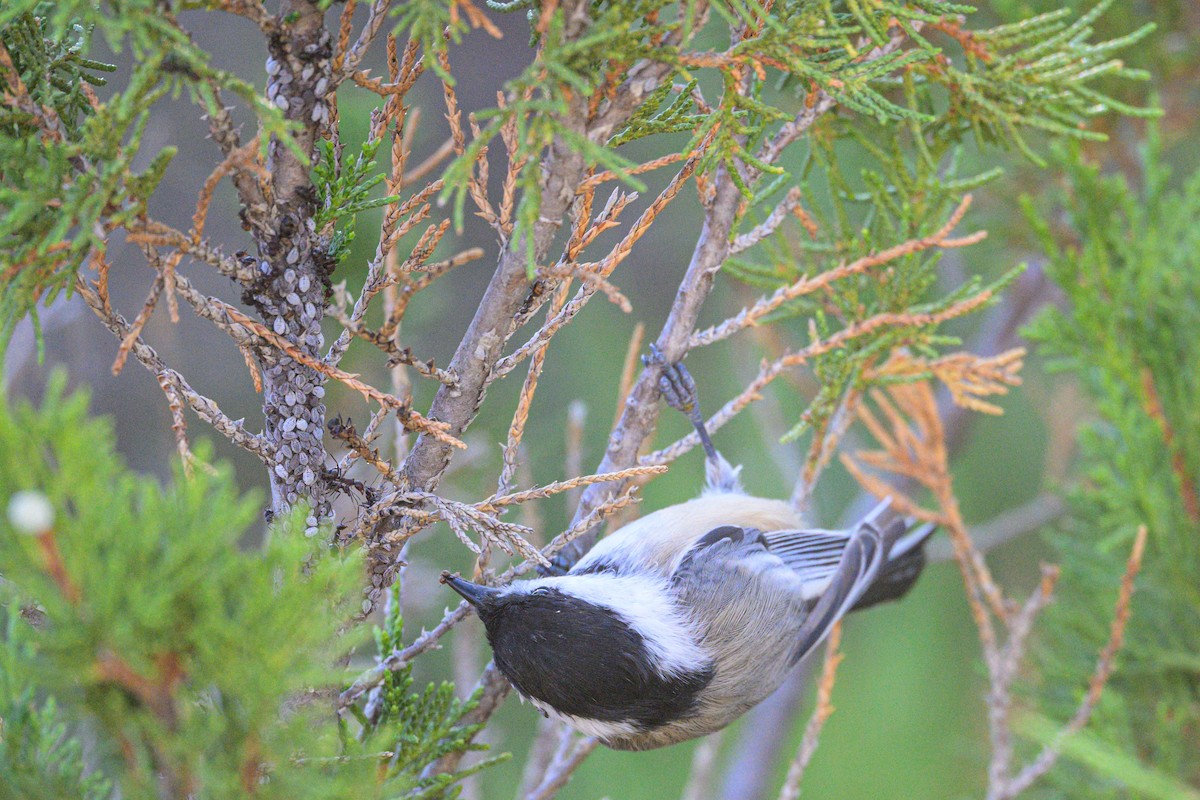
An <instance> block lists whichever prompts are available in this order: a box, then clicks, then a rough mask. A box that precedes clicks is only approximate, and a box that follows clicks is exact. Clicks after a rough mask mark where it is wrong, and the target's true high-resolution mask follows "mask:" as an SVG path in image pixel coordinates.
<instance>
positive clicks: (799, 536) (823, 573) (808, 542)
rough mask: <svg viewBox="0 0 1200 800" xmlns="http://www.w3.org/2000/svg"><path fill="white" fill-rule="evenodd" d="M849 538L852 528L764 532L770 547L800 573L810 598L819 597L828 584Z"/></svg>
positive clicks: (807, 595) (767, 545)
mask: <svg viewBox="0 0 1200 800" xmlns="http://www.w3.org/2000/svg"><path fill="white" fill-rule="evenodd" d="M850 538H851V534H850V532H849V531H827V530H823V529H820V528H810V529H807V530H785V531H771V532H770V533H764V534H763V540H764V543H765V544H766V547H767V550H769V551H770V552H772V553H774V554H775V555H777V556H779V557H780V558H781V559H783V563H785V564H787V565H788V566H789V567H790V568H791V569H793V570H795V571H796V572H797V574H799V576H800V580H801V586H802V587H803V592H804V596H805V597H806V598H807V599H810V600H816V599H817V598H819V597H820V596H821V594H822V593H823V592H824V591H825V589H826V588H828V586H829V580H830V579H831V578H832V577H833V574H834V573H835V572H837V569H838V565H839V564H841V562H842V555H843V554H844V553H845V552H846V545H847V544H849V542H850Z"/></svg>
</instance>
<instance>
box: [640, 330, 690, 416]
mask: <svg viewBox="0 0 1200 800" xmlns="http://www.w3.org/2000/svg"><path fill="white" fill-rule="evenodd" d="M642 363H643V364H645V365H646V366H648V367H649V366H654V365H657V366H658V367H659V368H660V369H661V370H662V374H661V375H659V377H658V390H659V392H661V393H662V396H663V400H665V401H666V403H667V405H669V406H670V407H671V408H673V409H675V410H676V411H682V412H683V413H684V414H687V415H688V416H689V417H690V416H691V415H692V412H693V411H694V410H695V409H696V407H697V397H696V381H695V380H693V379H692V375H691V373H690V372H688V371H687V367H685V366H683V363H682V362H679V361H675V362H668V361H667V359H666V356H664V355H663V352H662V350H660V349H659V348H658V345H654V344H652V345H650V355H648V356H642Z"/></svg>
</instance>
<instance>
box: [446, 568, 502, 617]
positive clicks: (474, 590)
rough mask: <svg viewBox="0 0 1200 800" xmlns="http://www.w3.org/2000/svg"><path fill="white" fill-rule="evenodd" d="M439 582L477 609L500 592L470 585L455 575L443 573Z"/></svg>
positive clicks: (489, 587) (492, 588) (490, 588)
mask: <svg viewBox="0 0 1200 800" xmlns="http://www.w3.org/2000/svg"><path fill="white" fill-rule="evenodd" d="M440 580H441V582H442V583H445V584H448V585H449V586H450V588H451V589H453V590H454V591H456V592H458V593H459V594H460V595H462V597H463V599H464V600H466V601H467V602H468V603H470V604H471V605H473V606H474V607H475V608H479V607H480V606H481V605H483V604H484V603H486V602H487V601H488V600H490V599H491V598H493V597H495V596H496V595H497V594H499V592H500V590H499V589H496V588H494V587H491V586H482V585H480V584H478V583H471V582H470V581H467V580H463V579H462V578H461V577H459V576H458V574H457V573H451V572H449V571H443V572H442V577H441V579H440Z"/></svg>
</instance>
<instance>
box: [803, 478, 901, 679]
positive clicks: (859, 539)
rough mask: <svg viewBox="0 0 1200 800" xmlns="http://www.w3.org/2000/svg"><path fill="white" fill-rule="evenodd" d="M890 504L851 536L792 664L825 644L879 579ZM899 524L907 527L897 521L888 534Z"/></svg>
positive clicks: (806, 624) (807, 620) (810, 616)
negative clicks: (884, 521) (883, 520)
mask: <svg viewBox="0 0 1200 800" xmlns="http://www.w3.org/2000/svg"><path fill="white" fill-rule="evenodd" d="M889 505H890V503H889V502H886V501H885V502H884V503H881V504H880V505H879V506H877V507H876V508H875V510H874V511H872V512H871V513H870V514H868V515H867V516H866V518H864V519H863V520H862V522H860V523H858V527H856V528H855V529H854V530H853V531H852V532H850V533H848V534H847V538H846V543H845V547H844V548H843V549H842V553H841V557H840V558H839V560H838V562H837V566H836V568H835V569H834V571H833V574H832V575H830V576H829V582H828V586H827V588H826V589H825V591H824V592H823V593H822V594H821V597H820V599H819V600H818V601H817V603H816V605H814V606H813V608H812V611H811V612H809V614H808V616H807V617H806V618H805V620H804V625H803V627H802V628H801V629H800V633H799V635H798V636H797V643H796V649H795V651H793V653H792V656H791V663H793V664H794V663H796V662H797V661H799V660H800V659H802V658H804V656H806V655H808V654H809V653H810V652H811V651H812V650H813V649H814V648H816V647H817V645H819V644H820V643H821V642H823V641H824V640H825V637H826V636H828V635H829V631H830V630H831V629H832V628H833V625H834V623H836V622H837V621H838V620H840V619H841V618H842V617H843V616H845V614H846V612H848V611H850V609H852V608H854V605H855V604H856V603H857V602H858V600H859V598H861V597H862V596H863V594H864V593H865V592H866V591H867V590H868V589H870V588H871V585H872V584H873V583H874V582H875V579H876V578H877V577H878V576H879V571H880V569H881V568H882V567H883V563H884V559H885V558H886V557H887V550H886V539H885V532H884V531H883V530H882V529H881V526H880V522H879V520H880V518H881V517H882V516H883V515H884V514H885V513H887V511H888V507H889ZM897 522H898V523H899V524H900V525H902V526H903V525H904V522H903V521H902V520H899V521H893V523H892V524H890V525H888V526H887V527H888V533H891V532H892V530H891V529H892V527H893V526H894V525H895V524H896V523H897Z"/></svg>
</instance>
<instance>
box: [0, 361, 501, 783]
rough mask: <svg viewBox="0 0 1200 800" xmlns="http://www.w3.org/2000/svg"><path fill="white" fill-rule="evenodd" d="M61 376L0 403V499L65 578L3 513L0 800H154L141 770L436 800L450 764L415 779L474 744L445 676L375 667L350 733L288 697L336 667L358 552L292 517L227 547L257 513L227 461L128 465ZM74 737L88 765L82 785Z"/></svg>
mask: <svg viewBox="0 0 1200 800" xmlns="http://www.w3.org/2000/svg"><path fill="white" fill-rule="evenodd" d="M62 383H63V382H62V381H61V380H57V381H55V382H54V383H52V385H51V386H50V387H49V389H48V391H47V399H46V400H45V402H44V404H43V406H42V407H41V408H40V409H34V408H32V407H30V406H28V405H17V406H15V407H10V406H8V405H7V404H6V403H3V402H0V497H2V498H5V499H7V498H8V497H10V496H12V494H14V493H15V492H17V491H20V490H27V489H33V490H36V491H38V492H40V493H42V494H43V495H44V496H45V497H46V498H47V499H48V500H49V501H50V503H51V504H52V505H53V507H54V509H55V512H56V514H55V522H54V530H53V539H54V542H55V545H56V547H57V549H58V552H59V553H60V554H61V561H62V563H63V566H64V568H65V572H66V575H67V576H68V580H69V584H70V586H71V587H73V588H71V589H64V587H63V585H62V584H61V582H60V580H56V579H55V577H54V575H53V574H52V572H51V570H49V569H48V568H47V564H48V562H47V558H46V556H45V554H44V552H43V549H42V547H41V546H40V545H39V543H38V540H37V539H36V538H35V537H32V536H29V535H24V534H22V533H20V532H18V531H17V530H15V529H14V528H13V527H12V525H11V524H10V523H9V522H7V521H6V522H3V523H0V565H2V574H3V583H0V603H2V604H3V608H0V611H2V612H3V620H4V621H3V624H2V625H0V634H2V636H0V720H3V728H2V729H0V796H5V797H9V796H12V797H47V798H49V797H89V798H93V797H94V798H102V797H107V796H109V791H108V789H107V788H106V786H107V784H106V779H107V780H111V781H112V783H113V784H115V785H117V786H119V787H120V791H121V796H122V797H126V798H139V797H157V796H158V790H159V788H161V787H160V785H159V778H158V777H156V776H158V775H171V776H173V779H174V780H176V781H178V782H179V783H180V785H184V786H189V787H192V788H193V789H194V790H196V791H198V792H199V794H197V796H201V797H211V798H221V797H230V798H233V797H244V796H247V793H248V791H249V789H248V788H247V787H250V788H252V789H253V791H254V796H256V797H264V798H267V797H280V798H322V797H328V798H335V797H339V798H340V797H349V796H355V797H416V796H449V795H448V794H446V793H445V791H444V790H446V789H447V787H451V786H452V784H453V783H454V782H455V781H457V780H458V779H459V778H460V777H461V775H449V776H441V777H439V778H438V779H437V780H430V781H422V780H421V779H420V778H419V773H420V770H421V768H422V767H423V766H424V765H425V764H426V763H428V761H430V760H432V759H435V758H437V757H439V756H441V755H444V754H445V753H448V752H453V751H461V750H464V749H468V748H470V749H475V746H473V745H470V744H469V743H468V736H469V734H470V733H471V732H473V730H474V729H472V728H469V727H467V728H464V727H460V726H459V725H458V724H457V720H458V719H459V718H460V717H461V716H462V715H463V714H464V713H466V711H468V710H470V708H471V707H472V704H471V703H469V702H468V703H461V702H459V701H457V700H455V699H454V694H453V686H452V685H449V684H442V685H440V686H437V687H434V686H431V687H430V688H429V689H427V690H426V691H424V692H423V693H416V694H414V693H412V692H411V691H410V687H411V683H412V681H411V677H410V676H409V674H408V673H407V672H400V673H396V674H394V675H391V676H389V680H388V682H387V683H386V684H385V690H384V699H385V701H386V702H385V713H384V714H383V715H382V717H380V718H379V719H377V720H376V721H375V722H374V723H373V724H371V725H370V726H368V727H367V728H364V731H367V732H364V733H363V734H362V736H361V737H360V738H361V739H362V741H361V742H354V741H353V737H352V736H350V735H349V734H348V731H349V729H350V728H351V727H353V726H354V724H351V725H346V724H339V723H338V722H337V721H336V720H335V717H334V713H333V709H332V708H331V707H330V705H329V702H328V700H308V701H306V700H304V698H305V697H306V695H307V693H308V692H310V691H311V690H312V689H314V688H321V687H327V688H328V689H331V690H333V691H334V693H336V691H337V690H338V689H340V688H341V683H342V681H344V680H345V675H344V673H342V672H341V671H340V670H335V669H334V666H333V665H334V664H335V662H336V660H337V656H338V648H345V647H347V646H348V645H349V644H350V643H348V642H342V641H340V640H339V639H338V637H337V635H336V631H337V630H338V628H339V627H340V626H342V625H344V624H345V622H346V620H347V619H348V618H349V617H350V616H351V615H352V614H353V613H354V610H355V608H357V606H356V605H355V604H354V598H356V597H357V596H358V590H357V589H358V582H359V580H360V578H361V573H362V565H361V563H360V561H359V560H358V559H357V558H343V557H341V556H338V555H337V554H333V553H328V552H325V546H324V545H322V544H321V539H320V537H316V538H312V539H308V538H305V537H304V536H303V535H302V533H301V531H302V530H303V524H302V522H303V518H304V514H305V512H304V511H303V510H298V511H297V512H296V514H295V515H293V518H290V519H285V520H280V521H277V523H276V524H275V525H274V526H273V527H272V530H271V531H270V533H269V535H268V536H267V541H266V543H265V544H264V545H263V546H261V547H247V546H244V544H243V543H244V541H245V539H246V536H247V534H248V533H249V532H250V531H251V530H252V528H253V527H254V526H255V520H256V519H258V518H259V517H260V512H261V506H260V503H259V502H258V501H257V499H256V498H255V497H254V496H247V495H241V494H239V492H238V491H237V489H236V488H235V484H234V481H233V478H232V475H231V473H230V471H229V470H228V469H227V468H225V467H218V468H216V469H215V470H214V471H212V472H211V473H210V472H209V471H206V470H197V473H196V475H195V477H192V478H184V476H182V475H177V476H176V477H175V479H174V480H173V481H172V482H171V483H170V484H169V485H166V486H163V485H161V484H160V483H159V482H158V481H157V480H154V479H152V478H148V477H142V476H139V475H136V474H134V473H131V472H129V471H128V470H127V469H126V468H125V467H124V465H123V464H122V463H121V461H120V459H119V458H118V457H117V456H116V454H115V452H114V450H113V445H112V441H113V435H112V430H111V426H110V425H109V424H108V423H107V422H105V421H102V420H95V419H90V418H89V417H88V416H87V398H86V396H84V395H82V394H77V395H73V396H64V394H63V391H62ZM297 522H298V524H293V523H297ZM73 594H74V595H75V597H72V595H73ZM388 625H389V627H388V628H387V630H388V633H387V635H385V636H382V637H381V639H380V647H381V649H382V652H383V653H387V652H390V651H391V648H392V647H394V646H397V645H398V644H399V642H400V638H399V637H400V630H401V629H400V623H399V619H398V617H396V618H393V619H391V620H389V623H388ZM118 664H119V665H120V667H119V668H115V666H114V665H118ZM114 669H116V671H114ZM123 676H126V677H123ZM139 686H141V687H147V688H139ZM326 696H328V692H327V693H326ZM85 731H89V732H90V733H87V734H84V733H83V732H85ZM81 736H86V738H87V739H88V740H91V741H94V742H95V743H96V746H95V750H96V752H95V754H94V758H93V759H92V760H91V762H90V763H92V764H93V766H98V767H99V768H98V769H95V770H94V771H90V772H89V773H88V776H87V777H86V778H84V777H81V776H82V774H83V773H82V771H81V768H82V762H81V760H80V747H79V741H80V737H81ZM385 751H387V752H388V753H392V752H394V753H396V754H398V755H396V756H391V755H386V754H385V756H380V753H384V752H385ZM486 763H488V762H485V764H486ZM481 766H482V765H481ZM439 793H440V794H439Z"/></svg>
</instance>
